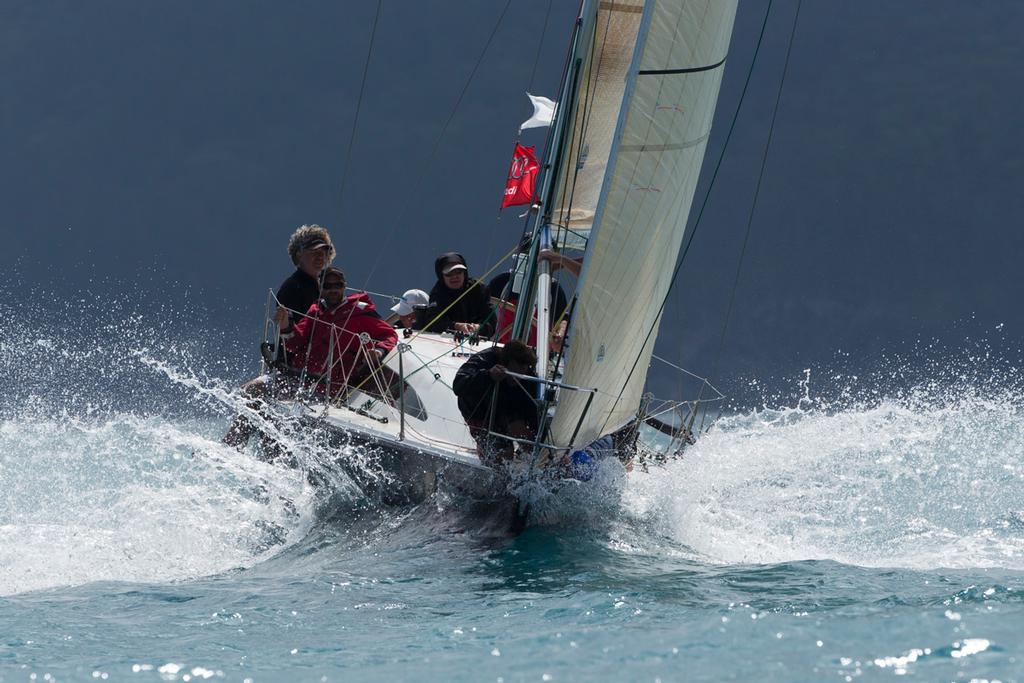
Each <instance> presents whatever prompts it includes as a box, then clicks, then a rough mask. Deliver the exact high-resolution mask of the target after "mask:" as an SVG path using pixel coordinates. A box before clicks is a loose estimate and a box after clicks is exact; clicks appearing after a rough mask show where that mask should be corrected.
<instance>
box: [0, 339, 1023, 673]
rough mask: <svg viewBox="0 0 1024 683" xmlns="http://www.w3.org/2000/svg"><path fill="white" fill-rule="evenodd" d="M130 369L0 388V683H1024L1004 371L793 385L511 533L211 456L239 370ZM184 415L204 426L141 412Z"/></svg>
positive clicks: (21, 353)
mask: <svg viewBox="0 0 1024 683" xmlns="http://www.w3.org/2000/svg"><path fill="white" fill-rule="evenodd" d="M55 344H56V345H55V346H54V344H50V346H49V347H47V349H48V353H51V354H52V353H58V354H59V353H63V352H66V353H67V354H68V355H69V356H70V357H71V358H72V359H73V360H75V361H76V363H75V364H74V365H75V366H76V367H77V368H78V369H77V370H74V372H77V373H79V374H77V375H75V377H77V378H79V380H80V381H82V382H84V381H85V378H86V377H87V376H88V375H89V374H90V373H89V372H87V370H86V369H87V368H88V367H90V365H89V361H88V359H87V358H85V357H84V356H83V355H81V354H78V352H75V351H74V350H73V349H69V348H65V347H63V346H62V345H61V344H60V343H55ZM45 346H46V345H45V344H44V347H45ZM31 348H35V346H32V347H31ZM3 351H4V358H5V359H7V360H8V361H10V359H11V358H15V357H16V358H18V359H19V363H21V364H23V365H24V364H29V365H30V364H31V363H30V361H29V360H26V354H28V355H31V353H34V351H31V349H30V350H29V351H26V350H24V349H18V350H15V349H14V348H13V347H12V346H10V345H8V346H5V347H4V348H3ZM76 354H78V355H76ZM170 356H173V358H170ZM132 358H133V360H132V361H131V362H126V363H125V365H124V367H123V368H122V370H121V371H120V374H117V373H115V374H117V376H103V377H101V378H100V381H96V382H94V383H92V384H91V385H90V386H89V390H88V391H84V390H83V391H64V392H59V391H57V390H56V389H55V388H54V385H53V384H47V380H46V379H45V378H40V377H39V374H40V373H38V372H37V373H35V378H36V382H35V383H31V382H28V381H27V380H18V381H17V382H16V383H12V384H11V385H9V386H8V390H9V391H8V392H7V399H6V402H5V404H4V406H3V407H4V410H3V412H2V413H0V417H2V418H3V421H2V423H0V489H2V491H3V495H2V497H0V680H4V681H28V680H35V681H40V680H46V681H49V680H97V679H98V680H128V681H140V682H142V681H164V680H177V681H189V680H200V679H206V678H214V679H224V680H235V681H243V680H246V679H248V680H252V681H285V680H310V681H319V680H328V681H338V680H360V681H362V680H409V679H416V680H422V681H434V680H445V681H447V680H453V681H548V680H550V681H601V680H608V681H658V680H660V681H683V680H686V681H692V680H716V681H717V680H741V681H747V680H759V681H818V680H825V681H828V680H837V681H854V680H871V681H874V680H891V679H894V678H897V677H904V676H906V677H910V678H913V679H915V680H928V681H938V680H943V681H946V680H949V681H995V680H999V681H1004V682H1006V681H1020V680H1024V646H1022V645H1021V636H1020V633H1021V632H1022V631H1024V572H1022V570H1024V502H1022V501H1024V458H1022V457H1021V456H1022V454H1024V424H1022V419H1021V406H1022V405H1024V402H1022V400H1021V395H1020V394H1019V393H1018V392H1015V391H1014V390H1011V389H1008V388H1005V386H1003V388H999V384H1000V383H996V384H992V385H985V384H984V383H978V382H975V381H973V380H971V381H968V382H967V383H966V384H960V385H956V384H955V382H954V383H953V384H946V383H937V384H934V385H932V386H927V385H925V386H922V387H920V388H918V389H917V390H912V391H907V392H903V393H899V394H894V395H893V396H892V397H888V398H885V397H881V398H876V399H874V400H871V401H863V402H859V403H858V402H857V401H854V400H852V399H849V398H847V399H845V400H844V401H840V402H838V403H832V404H828V405H826V404H824V403H822V402H820V401H818V402H816V401H814V400H812V398H811V396H813V391H812V389H811V388H809V387H808V388H807V391H808V393H807V394H806V395H805V398H804V399H803V400H800V401H799V402H795V404H794V406H793V407H789V408H780V409H762V410H757V411H745V412H744V411H741V412H739V413H737V414H734V415H732V416H727V417H723V418H721V419H719V420H718V421H717V422H716V423H715V425H714V426H713V427H712V429H711V430H710V431H709V432H708V433H707V434H705V435H704V436H703V438H702V439H700V441H699V442H698V443H697V445H696V446H695V447H693V448H692V449H691V450H690V451H688V453H687V456H686V458H685V459H683V460H681V461H677V462H673V463H671V464H670V465H669V466H667V467H665V468H663V469H657V470H651V471H650V472H647V473H644V472H640V471H634V472H632V473H630V474H628V475H627V474H626V473H624V472H622V471H621V470H616V468H615V467H614V466H612V467H609V468H607V469H605V470H604V471H602V473H601V476H600V477H599V478H598V480H597V481H595V482H592V483H590V484H588V485H586V486H569V487H566V488H565V489H563V490H561V491H559V492H558V493H556V494H555V495H554V496H552V497H549V498H546V499H544V500H543V501H541V502H539V503H538V505H537V506H536V509H535V513H534V517H533V519H532V521H531V525H530V526H529V527H528V528H527V530H526V531H525V532H524V533H522V534H521V535H519V536H516V537H509V536H504V535H495V534H493V533H486V532H484V531H482V529H483V528H484V526H485V525H482V524H481V523H480V520H479V519H475V518H469V517H467V516H466V515H465V514H463V513H462V512H461V511H460V509H459V507H458V505H456V504H454V503H453V502H452V501H449V500H447V499H446V498H444V497H443V496H442V497H440V498H434V499H431V500H429V501H427V502H426V503H423V504H421V505H419V506H415V507H404V508H394V507H391V508H389V507H384V506H382V505H379V504H378V503H376V502H375V500H373V499H370V498H367V497H365V496H364V495H363V494H361V493H360V491H359V489H358V488H357V487H355V486H353V485H352V483H351V482H350V481H349V480H348V479H347V478H346V476H345V475H344V474H343V473H340V472H335V473H333V475H332V477H331V479H330V484H329V485H328V486H325V487H321V488H319V489H316V488H313V487H312V486H310V485H309V483H308V482H307V480H306V478H305V476H304V475H303V473H302V472H301V471H298V470H293V469H285V468H277V467H273V466H270V465H266V464H263V463H260V462H258V461H257V460H255V459H253V458H252V457H250V456H249V455H247V454H242V453H238V452H236V451H233V450H231V449H227V448H224V447H222V446H220V445H219V443H218V438H219V436H220V434H221V433H222V431H223V429H224V427H225V425H226V419H227V415H228V413H229V412H230V410H232V409H233V406H234V403H233V402H234V400H235V399H234V398H233V397H232V395H231V394H230V393H229V388H230V386H231V383H229V382H226V381H220V380H217V379H215V377H214V376H213V375H211V374H209V373H206V372H194V371H192V370H190V369H189V368H188V366H187V363H186V362H185V361H183V360H182V357H181V356H180V354H179V355H175V354H173V353H168V352H166V350H164V351H160V352H157V351H139V352H137V353H135V354H134V355H133V356H132ZM93 367H94V366H93ZM83 368H86V369H83ZM6 369H7V370H8V372H7V376H8V377H12V376H14V377H15V379H18V376H17V374H16V373H15V372H14V369H13V366H10V365H8V366H7V368H6ZM71 371H72V369H71V366H70V365H69V367H68V369H67V372H71ZM93 374H95V373H93ZM63 376H64V375H61V374H60V373H59V372H55V374H54V375H53V377H55V378H57V379H60V378H61V377H63ZM131 377H134V378H136V382H137V384H138V387H136V388H131V386H129V385H130V384H131V382H127V383H126V380H125V378H131ZM139 378H144V379H139ZM811 384H812V385H813V380H812V382H811ZM1001 384H1002V385H1005V384H1006V382H1003V383H1001ZM165 385H166V386H165ZM132 386H135V385H132ZM142 386H152V387H155V388H154V389H153V390H152V391H151V392H150V394H149V395H146V394H145V392H144V391H143V390H142V389H141V388H139V387H142ZM167 386H170V387H173V390H168V389H167ZM160 387H164V388H163V389H161V388H160ZM111 392H113V393H115V394H116V399H117V400H115V398H114V397H111V396H110V395H109V394H110V393H111ZM175 392H177V393H175ZM126 394H130V395H131V396H132V397H133V401H134V403H135V405H134V406H125V405H122V404H123V403H124V402H123V401H122V400H121V399H123V398H124V396H125V395H126ZM165 395H168V396H169V395H173V396H172V398H170V399H168V398H164V396H165ZM182 396H184V397H185V399H182ZM15 398H16V399H17V402H15V401H14V399H15ZM171 400H173V401H178V402H181V401H182V400H184V402H185V403H189V402H192V403H196V404H199V403H201V404H203V405H204V406H206V408H205V409H204V410H205V413H203V411H196V414H180V415H179V414H175V415H172V414H170V412H168V413H167V414H166V415H162V414H160V413H159V412H158V411H154V410H152V409H150V408H151V407H152V406H153V405H161V404H162V403H163V402H165V401H171ZM147 406H149V407H147ZM217 406H219V408H218V407H217ZM144 407H146V409H145V410H143V408H144ZM199 413H202V414H199ZM295 447H296V452H297V453H298V457H299V459H300V461H301V462H302V463H303V464H304V465H306V466H309V465H312V464H314V461H317V460H319V461H321V462H323V461H324V460H325V459H326V458H325V455H324V454H323V453H318V452H317V451H316V449H315V448H314V447H313V445H310V444H302V443H301V442H297V443H296V444H295ZM362 455H363V454H360V453H358V452H349V453H347V456H348V457H350V458H356V459H357V460H358V458H360V457H361V456H362Z"/></svg>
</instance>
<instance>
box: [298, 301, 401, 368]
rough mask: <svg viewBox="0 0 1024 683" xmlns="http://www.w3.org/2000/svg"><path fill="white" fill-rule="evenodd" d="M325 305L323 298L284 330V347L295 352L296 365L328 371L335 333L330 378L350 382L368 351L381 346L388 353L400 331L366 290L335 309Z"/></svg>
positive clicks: (396, 341)
mask: <svg viewBox="0 0 1024 683" xmlns="http://www.w3.org/2000/svg"><path fill="white" fill-rule="evenodd" d="M326 305H327V304H326V302H325V301H324V300H322V299H321V300H320V301H318V302H317V303H315V304H313V305H312V306H310V307H309V310H308V311H307V312H306V317H304V318H303V319H302V320H300V321H299V322H298V323H296V324H295V326H294V327H292V328H291V329H290V330H285V331H284V332H283V333H282V337H284V345H285V348H286V349H288V351H289V352H290V353H291V354H293V356H292V365H293V366H294V367H296V368H300V369H301V368H302V367H303V365H305V366H306V371H307V372H309V373H311V374H313V375H320V374H322V373H323V372H325V370H326V368H327V360H328V358H327V356H328V353H329V352H331V351H332V349H331V336H332V333H333V337H334V348H333V356H332V363H331V368H332V370H331V382H332V383H347V382H348V379H349V378H350V376H351V375H352V372H353V370H356V369H357V368H359V367H360V366H361V365H363V364H364V363H365V362H366V353H373V349H380V350H381V351H383V352H384V353H385V354H387V353H388V352H389V351H391V350H392V349H393V348H395V344H397V343H398V334H396V333H395V330H394V328H392V327H391V325H389V324H387V323H386V322H384V321H383V320H381V318H380V316H378V315H377V314H376V311H377V309H376V307H375V306H374V305H373V302H372V301H371V300H370V296H369V295H368V294H366V293H365V292H364V293H360V294H351V295H349V296H348V297H347V298H346V299H345V300H344V301H342V302H341V303H340V304H338V305H337V306H335V307H334V308H332V309H325V307H326ZM364 332H365V333H366V334H367V335H369V341H367V342H366V349H365V351H364V352H362V353H360V352H359V349H360V346H362V345H363V342H362V341H361V340H360V338H359V337H360V335H361V334H362V333H364ZM310 338H312V340H313V341H312V343H310ZM307 349H308V350H309V360H308V362H306V350H307Z"/></svg>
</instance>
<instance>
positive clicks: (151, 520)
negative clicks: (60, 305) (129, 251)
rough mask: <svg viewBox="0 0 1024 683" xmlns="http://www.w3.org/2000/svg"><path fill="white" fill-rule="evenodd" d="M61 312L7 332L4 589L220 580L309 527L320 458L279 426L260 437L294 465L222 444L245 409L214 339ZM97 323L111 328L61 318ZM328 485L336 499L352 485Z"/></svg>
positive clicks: (174, 316) (72, 305)
mask: <svg viewBox="0 0 1024 683" xmlns="http://www.w3.org/2000/svg"><path fill="white" fill-rule="evenodd" d="M90 307H93V308H95V309H102V310H92V309H91V308H90ZM66 308H67V310H63V311H53V310H49V311H46V315H45V316H41V317H39V318H38V319H33V318H32V314H31V312H25V315H24V316H22V317H23V323H24V324H23V325H22V326H21V327H20V328H19V330H18V332H17V334H15V333H14V332H13V331H10V328H8V330H7V331H5V332H3V333H0V374H2V376H4V377H5V378H6V379H7V381H8V383H7V385H5V387H4V389H5V391H4V392H3V399H2V403H0V489H2V490H3V491H4V496H3V497H2V499H0V594H13V593H19V592H23V591H28V590H38V589H45V588H50V587H56V586H71V585H80V584H83V583H88V582H93V581H104V580H118V581H144V582H166V581H175V580H182V579H188V578H191V577H196V576H202V575H209V574H215V573H220V572H224V571H227V570H231V569H235V568H239V567H249V566H252V565H254V564H256V563H257V562H260V561H262V560H263V559H264V558H266V557H268V556H270V555H272V554H274V553H276V552H279V551H281V550H282V549H284V548H287V547H289V546H291V545H292V544H293V543H295V542H297V541H298V540H299V539H301V538H303V537H304V536H305V535H306V534H307V533H308V531H309V530H310V528H312V526H313V524H314V523H315V521H316V519H317V516H318V514H319V513H320V506H321V505H322V504H323V501H324V498H325V494H324V493H323V491H322V490H318V489H316V487H314V486H312V485H311V484H310V481H309V476H308V475H309V472H310V470H311V469H312V467H313V465H314V464H315V463H316V461H315V459H314V457H313V455H311V454H312V453H318V457H320V458H324V457H326V456H324V455H323V454H322V453H320V452H318V451H317V450H316V446H317V444H315V443H313V442H312V441H310V440H309V439H306V438H303V437H304V435H303V434H302V433H301V432H300V431H299V430H296V429H293V428H290V426H289V425H290V423H289V422H287V421H286V420H272V421H268V422H267V423H266V424H265V425H263V427H264V428H265V429H266V430H267V431H271V432H272V434H273V435H274V436H276V437H277V438H278V439H279V440H281V441H282V442H283V443H284V445H285V448H286V450H287V451H288V452H289V453H290V454H291V455H292V456H293V457H294V458H296V459H298V461H299V462H298V466H297V467H281V466H274V465H270V464H267V463H264V462H261V461H260V460H259V459H257V458H254V457H253V456H252V454H251V453H241V452H238V451H236V450H234V449H231V448H227V447H225V446H223V445H222V444H221V443H220V437H221V436H222V435H223V432H224V428H225V425H226V422H227V420H226V418H227V416H229V415H233V414H234V413H235V412H237V411H245V410H247V409H248V408H247V406H246V405H245V402H244V401H242V400H241V399H240V398H239V396H238V392H237V387H238V380H237V379H228V380H223V379H219V377H223V376H225V375H227V376H229V377H230V376H231V375H232V374H234V375H235V376H236V377H237V376H238V375H239V374H240V372H239V371H238V364H234V363H233V361H232V360H231V359H230V354H229V355H228V356H227V357H225V356H224V355H223V354H219V353H218V352H216V350H215V347H216V346H217V344H216V343H214V342H217V341H220V342H223V340H217V339H216V338H215V337H210V336H206V337H202V338H193V337H192V336H190V335H189V334H187V333H186V334H185V335H184V337H183V335H182V334H181V332H180V330H181V326H180V322H181V319H183V318H184V319H188V318H190V317H192V318H194V317H195V316H194V315H186V314H184V313H174V312H173V311H163V313H164V315H154V316H149V317H146V318H142V317H139V316H134V315H130V314H127V313H125V314H123V315H120V313H121V311H118V310H117V306H116V304H114V305H112V306H111V305H108V304H106V303H105V302H103V303H100V302H88V301H76V302H67V305H66ZM128 308H131V309H134V307H132V306H128ZM10 313H12V312H11V311H7V310H4V309H3V307H2V306H0V315H6V314H10ZM101 313H102V314H104V316H100V314H101ZM101 317H102V319H106V320H111V321H112V322H109V323H107V324H104V325H97V326H92V325H67V324H66V322H67V321H69V320H81V319H89V318H93V319H96V318H101ZM25 329H31V330H32V335H26V334H24V330H25ZM221 346H222V347H224V348H230V345H228V344H224V343H222V344H221ZM225 358H227V359H226V360H225ZM229 368H233V369H232V370H229ZM243 376H244V375H243ZM324 482H326V483H327V484H328V487H327V488H331V492H332V493H336V489H337V488H343V485H344V484H345V483H346V482H347V480H345V477H344V476H343V475H342V474H339V473H334V476H333V478H330V479H329V480H328V479H326V478H322V479H321V483H324ZM347 483H348V484H349V485H351V482H347Z"/></svg>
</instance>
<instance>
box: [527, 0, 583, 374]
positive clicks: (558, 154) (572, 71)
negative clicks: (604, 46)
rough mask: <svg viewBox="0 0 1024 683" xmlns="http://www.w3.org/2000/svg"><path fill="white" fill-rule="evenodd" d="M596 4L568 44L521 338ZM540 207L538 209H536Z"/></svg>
mask: <svg viewBox="0 0 1024 683" xmlns="http://www.w3.org/2000/svg"><path fill="white" fill-rule="evenodd" d="M596 6H597V3H596V2H592V1H589V0H584V2H583V6H582V7H581V8H580V14H579V16H578V17H577V18H576V27H575V30H574V31H573V36H572V40H571V41H570V45H569V58H568V61H567V63H566V73H565V78H564V79H563V82H562V87H561V91H560V93H559V97H558V103H557V105H556V107H555V113H554V119H553V121H552V123H551V131H550V133H549V135H550V138H549V142H550V144H548V145H547V150H546V152H545V157H544V165H543V167H542V168H543V169H544V179H543V181H542V183H541V192H540V195H539V196H538V199H537V204H536V205H535V206H534V209H535V211H534V213H533V227H532V229H531V230H530V234H531V240H530V251H529V255H528V257H527V267H526V273H525V276H524V278H523V283H524V286H523V290H522V291H521V292H520V293H519V305H518V306H517V307H516V316H515V320H514V322H513V324H512V337H513V338H514V339H519V340H520V341H526V339H527V338H528V337H529V333H530V326H531V324H532V318H533V314H534V306H533V297H534V294H535V286H534V284H535V282H536V280H537V271H538V262H537V253H538V252H539V251H540V246H539V241H538V239H537V238H538V236H539V234H540V232H541V228H542V226H544V225H545V224H546V223H547V222H548V221H549V220H550V215H551V209H550V207H549V203H550V200H551V197H552V191H553V188H554V185H555V181H556V180H557V179H558V178H559V176H560V175H561V173H560V171H561V168H562V166H563V162H564V158H563V157H564V149H565V144H566V136H567V135H568V133H570V132H571V128H570V125H569V124H570V122H571V121H572V120H573V119H572V115H573V112H574V110H575V104H576V100H577V89H578V83H579V73H580V67H581V63H582V57H581V56H580V55H581V54H582V53H585V51H586V50H587V48H588V46H589V44H590V41H591V39H592V38H593V30H592V28H593V19H594V17H595V15H596V11H595V8H596ZM538 207H539V210H537V209H538ZM540 267H541V268H542V269H543V270H545V271H547V272H548V273H550V266H549V264H541V265H540ZM541 313H542V311H537V314H538V315H540V314H541ZM538 323H539V321H538ZM545 338H546V337H545ZM540 339H541V337H540V335H539V334H538V336H537V340H538V346H540ZM540 355H543V354H541V353H538V356H540ZM544 364H545V366H546V364H547V359H546V358H545V359H544ZM538 372H539V368H538ZM540 376H541V377H543V376H544V375H543V374H540Z"/></svg>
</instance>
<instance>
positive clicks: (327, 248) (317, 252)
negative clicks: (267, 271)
mask: <svg viewBox="0 0 1024 683" xmlns="http://www.w3.org/2000/svg"><path fill="white" fill-rule="evenodd" d="M288 256H289V257H291V259H292V263H294V264H295V272H294V273H292V274H291V275H289V276H288V279H286V280H285V281H284V282H282V283H281V287H280V288H279V289H278V290H277V301H278V303H279V304H280V305H281V306H282V307H283V308H285V309H287V315H288V320H289V321H291V323H292V324H295V323H298V321H299V320H300V319H301V318H302V315H303V314H304V313H305V312H306V311H307V310H309V307H310V306H312V305H313V304H314V303H316V301H317V299H319V298H320V275H321V273H322V272H323V270H324V268H326V267H327V266H328V265H330V263H331V261H333V260H334V256H335V251H334V245H333V244H331V236H330V235H329V234H328V233H327V230H325V229H324V228H322V227H320V226H319V225H303V226H302V227H301V228H299V229H298V230H296V231H295V232H294V233H292V236H291V238H290V239H289V240H288ZM278 317H279V318H280V317H281V313H280V312H279V313H278Z"/></svg>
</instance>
